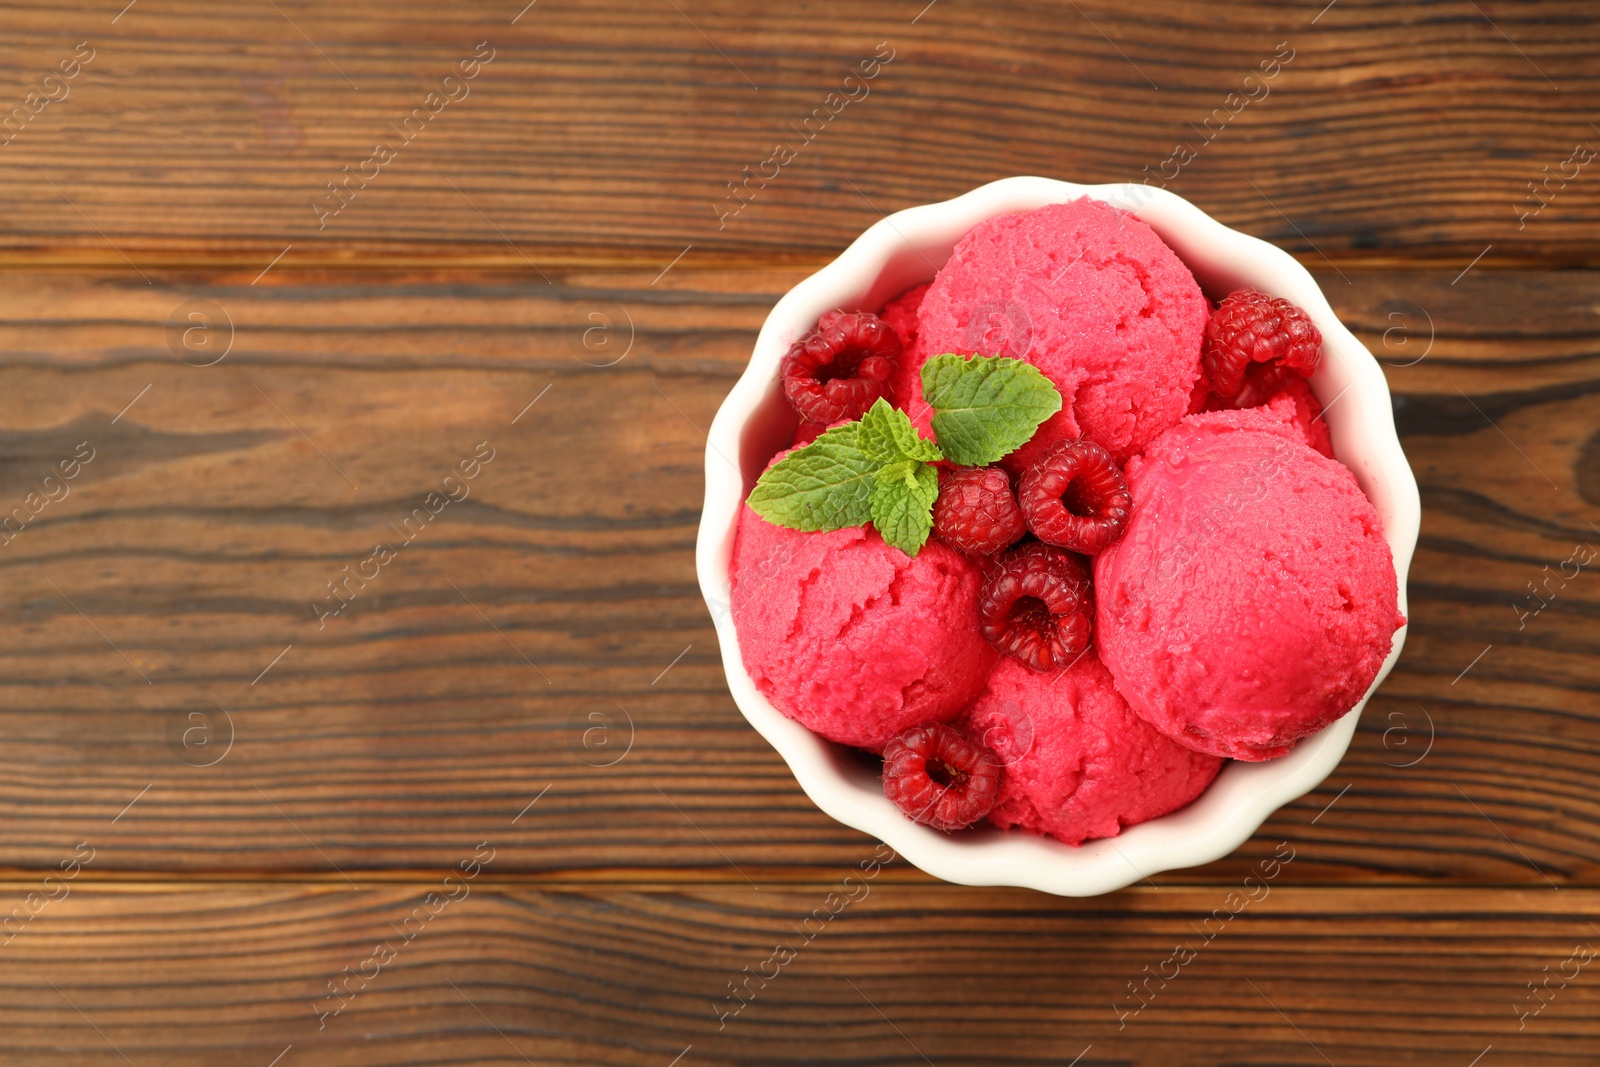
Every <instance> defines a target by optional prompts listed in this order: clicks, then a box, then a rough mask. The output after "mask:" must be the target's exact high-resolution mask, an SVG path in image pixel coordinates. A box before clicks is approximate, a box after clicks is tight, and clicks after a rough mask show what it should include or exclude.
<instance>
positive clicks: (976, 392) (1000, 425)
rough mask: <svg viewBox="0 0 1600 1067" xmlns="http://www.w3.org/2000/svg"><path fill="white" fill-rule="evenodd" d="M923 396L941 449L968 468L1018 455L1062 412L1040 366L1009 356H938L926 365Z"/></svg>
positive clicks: (1057, 394) (923, 375) (1057, 399)
mask: <svg viewBox="0 0 1600 1067" xmlns="http://www.w3.org/2000/svg"><path fill="white" fill-rule="evenodd" d="M922 395H923V396H925V397H926V398H927V400H928V403H929V404H931V405H932V406H933V432H934V434H935V435H937V436H938V438H939V447H940V448H941V449H943V450H944V454H945V455H946V456H947V457H949V458H950V459H952V460H954V461H955V462H957V463H959V464H961V465H962V466H966V467H981V466H984V465H985V464H988V463H993V462H995V461H996V460H998V459H999V458H1000V457H1001V456H1004V455H1006V454H1008V453H1010V452H1015V451H1016V450H1017V449H1019V448H1021V447H1022V446H1023V445H1025V444H1027V443H1028V439H1029V438H1030V437H1032V436H1033V432H1034V431H1035V430H1037V429H1038V428H1039V424H1040V423H1042V422H1044V420H1046V419H1048V418H1049V417H1050V416H1051V415H1054V414H1055V413H1056V412H1058V411H1060V410H1061V394H1060V393H1058V392H1057V391H1056V387H1055V386H1054V385H1051V384H1050V379H1048V378H1046V377H1045V376H1044V375H1043V374H1041V373H1039V368H1037V367H1035V366H1034V365H1033V364H1031V363H1024V362H1023V361H1022V360H1020V359H1009V358H1007V357H1005V356H973V357H972V358H970V359H968V358H965V357H963V356H958V355H952V354H945V355H942V356H934V357H933V358H932V359H930V360H928V361H927V362H926V363H924V364H923V365H922Z"/></svg>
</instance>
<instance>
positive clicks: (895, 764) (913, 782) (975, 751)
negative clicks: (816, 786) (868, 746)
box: [883, 722, 1005, 831]
mask: <svg viewBox="0 0 1600 1067" xmlns="http://www.w3.org/2000/svg"><path fill="white" fill-rule="evenodd" d="M1004 773H1005V767H1004V764H1002V763H1001V762H1000V757H999V756H996V755H995V754H994V753H993V752H990V751H989V750H988V749H987V748H984V747H983V746H982V745H980V744H978V743H977V742H976V741H972V740H969V739H968V738H967V737H966V736H965V735H964V734H962V733H961V732H960V731H959V730H957V729H956V728H955V727H953V726H949V725H946V724H945V723H942V722H930V723H925V724H923V725H922V726H913V727H912V728H911V729H909V730H907V731H906V732H905V733H903V734H901V735H899V736H898V737H896V738H894V739H893V740H891V741H890V742H889V743H888V744H887V745H885V746H884V748H883V794H884V796H886V797H888V798H889V799H890V800H892V801H894V802H895V804H896V805H898V806H899V808H900V810H901V811H903V812H905V813H906V814H907V815H909V816H911V818H912V819H913V820H914V821H916V822H920V823H923V824H924V825H926V826H931V827H933V828H934V829H935V830H946V831H949V830H959V829H961V828H962V827H964V826H971V825H972V824H973V823H975V822H977V821H978V820H979V819H981V818H983V817H984V816H985V815H987V814H989V809H990V808H993V807H994V802H995V798H996V797H998V796H999V795H1000V776H1001V775H1002V774H1004Z"/></svg>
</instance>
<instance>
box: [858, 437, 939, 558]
mask: <svg viewBox="0 0 1600 1067" xmlns="http://www.w3.org/2000/svg"><path fill="white" fill-rule="evenodd" d="M938 495H939V471H938V468H936V467H935V466H934V465H933V464H931V463H923V462H921V461H919V460H915V459H901V460H896V461H895V462H893V463H890V464H887V465H886V466H884V467H883V468H882V469H880V470H879V471H878V475H877V478H876V484H875V485H874V486H873V489H872V525H874V526H876V527H877V528H878V532H879V533H880V534H882V535H883V539H884V541H885V542H887V543H888V544H891V545H893V546H894V547H896V548H898V549H899V550H900V551H902V552H904V553H905V554H906V555H908V556H915V555H916V554H917V553H918V552H920V551H922V546H923V545H924V544H925V543H926V542H927V540H928V533H929V531H931V530H932V529H933V501H934V498H935V497H937V496H938Z"/></svg>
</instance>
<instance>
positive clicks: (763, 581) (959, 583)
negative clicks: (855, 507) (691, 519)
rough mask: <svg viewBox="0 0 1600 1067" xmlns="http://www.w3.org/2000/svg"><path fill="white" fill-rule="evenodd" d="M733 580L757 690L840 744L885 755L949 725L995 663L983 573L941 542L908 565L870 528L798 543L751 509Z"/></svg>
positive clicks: (743, 522) (739, 539)
mask: <svg viewBox="0 0 1600 1067" xmlns="http://www.w3.org/2000/svg"><path fill="white" fill-rule="evenodd" d="M729 578H730V580H731V582H732V590H733V591H732V601H733V602H732V605H731V607H732V612H733V622H734V626H735V627H736V629H737V632H738V635H739V651H740V654H741V656H742V657H743V659H744V666H745V670H746V671H748V672H749V673H750V677H751V678H752V679H753V680H754V681H755V684H756V688H758V689H760V690H761V692H762V693H763V694H765V695H766V697H767V699H768V700H770V701H772V705H773V707H775V708H777V709H778V710H779V711H781V712H783V714H785V715H787V716H788V717H789V718H791V719H794V720H796V721H798V722H800V723H801V724H803V725H804V726H806V727H808V728H809V729H811V730H813V731H815V732H816V733H819V734H821V735H822V736H823V737H826V738H828V739H830V740H833V741H838V742H841V743H843V744H847V745H857V746H859V747H861V748H865V749H870V750H872V751H874V752H881V751H882V749H883V746H884V745H885V744H886V743H887V742H888V741H889V739H890V738H891V737H893V736H894V735H895V734H898V733H900V732H901V731H902V730H905V729H907V728H909V727H912V726H915V725H917V724H919V723H924V722H929V721H934V720H937V721H941V722H942V721H947V720H949V719H951V718H953V717H954V716H955V715H956V714H958V713H959V712H960V711H961V709H962V708H964V707H966V706H967V705H968V704H969V703H971V701H972V698H973V697H974V696H975V695H977V692H978V690H980V689H981V688H982V687H983V679H984V677H985V676H986V675H987V674H988V672H989V668H990V667H991V666H992V665H993V664H994V661H995V651H994V649H993V648H991V647H990V646H989V643H988V642H987V641H985V640H984V639H983V637H982V636H981V635H980V634H979V633H978V609H977V600H978V587H979V585H980V583H981V579H980V577H979V574H978V571H977V570H976V568H975V567H974V566H973V564H972V563H971V562H970V561H968V560H967V559H966V557H964V556H962V555H961V554H960V553H959V552H956V551H955V550H954V549H952V548H949V547H948V546H946V545H945V544H943V543H942V542H940V541H937V540H930V541H929V542H928V543H927V544H926V545H925V546H923V549H922V551H921V552H920V553H918V554H917V555H916V556H908V555H906V554H905V553H904V552H902V551H900V550H899V549H898V548H894V547H892V546H890V545H887V544H884V542H883V539H882V538H881V537H879V536H878V534H877V532H876V531H875V530H872V529H870V528H868V527H861V526H856V527H851V528H849V529H845V530H834V531H832V532H828V533H802V532H800V531H798V530H789V529H785V528H783V527H780V526H774V525H772V524H771V523H768V522H766V521H765V520H763V519H762V518H761V517H760V516H758V515H757V514H756V513H755V512H754V511H752V510H750V507H749V506H748V505H746V506H745V507H744V508H743V510H742V511H741V512H740V515H739V529H738V532H737V534H736V537H735V540H734V547H733V560H732V562H731V564H730V566H729Z"/></svg>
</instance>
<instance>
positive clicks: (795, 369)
mask: <svg viewBox="0 0 1600 1067" xmlns="http://www.w3.org/2000/svg"><path fill="white" fill-rule="evenodd" d="M900 354H901V348H900V338H899V336H898V335H897V334H896V333H895V332H894V331H893V330H892V329H890V328H889V326H888V324H887V323H885V322H884V321H883V320H882V319H880V318H878V316H876V315H872V314H869V313H867V312H865V311H863V312H858V313H856V314H846V313H845V312H843V311H830V312H828V313H827V314H826V315H824V316H822V318H820V319H818V320H817V326H816V329H814V330H812V331H811V332H810V333H808V334H806V335H805V336H804V337H802V338H800V340H798V341H796V342H795V343H794V345H793V346H792V347H790V349H789V352H788V354H787V355H785V356H784V357H783V363H782V365H781V370H780V373H781V376H782V379H783V395H784V396H786V397H788V398H789V403H791V404H793V405H794V408H795V410H796V411H798V412H799V413H800V417H801V418H802V419H806V420H809V421H811V422H820V423H824V424H826V423H830V422H838V421H839V420H840V419H859V418H860V417H861V416H862V415H865V414H866V412H867V409H868V408H870V407H871V406H872V404H873V401H875V400H877V399H878V398H879V397H885V398H887V397H888V395H889V379H890V378H891V377H892V376H893V375H894V370H895V366H896V365H897V364H898V362H899V360H900Z"/></svg>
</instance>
